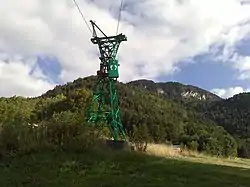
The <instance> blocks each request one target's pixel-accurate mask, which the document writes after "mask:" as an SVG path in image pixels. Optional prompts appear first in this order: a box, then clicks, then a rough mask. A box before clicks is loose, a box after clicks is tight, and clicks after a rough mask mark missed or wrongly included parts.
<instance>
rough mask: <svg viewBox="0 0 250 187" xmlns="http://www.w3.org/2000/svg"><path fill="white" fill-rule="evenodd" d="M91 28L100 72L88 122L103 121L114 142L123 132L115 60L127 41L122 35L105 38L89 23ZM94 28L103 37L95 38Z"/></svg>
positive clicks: (94, 25) (95, 26) (93, 24)
mask: <svg viewBox="0 0 250 187" xmlns="http://www.w3.org/2000/svg"><path fill="white" fill-rule="evenodd" d="M91 24H92V27H93V38H92V39H91V41H92V43H94V44H97V45H98V47H99V51H100V60H101V63H100V70H99V71H97V76H98V81H97V83H96V86H95V88H94V90H93V100H92V103H91V105H90V108H89V110H88V121H89V122H91V123H97V122H98V121H105V122H106V124H107V125H108V128H109V130H110V132H111V134H112V136H113V138H114V139H115V140H117V139H118V138H119V137H120V138H122V139H124V138H125V132H124V129H123V125H122V123H121V119H120V109H119V102H118V94H117V90H116V87H115V83H116V81H117V79H118V77H119V73H118V66H119V63H118V60H117V59H116V56H117V52H118V48H119V45H120V43H121V42H122V41H127V38H126V36H125V35H123V34H119V35H116V36H110V37H108V36H106V35H105V34H104V33H103V32H102V31H101V30H100V28H99V27H98V26H97V25H96V24H95V23H94V22H93V21H91ZM95 28H97V29H99V31H100V32H101V33H102V34H103V35H104V37H97V34H96V30H95Z"/></svg>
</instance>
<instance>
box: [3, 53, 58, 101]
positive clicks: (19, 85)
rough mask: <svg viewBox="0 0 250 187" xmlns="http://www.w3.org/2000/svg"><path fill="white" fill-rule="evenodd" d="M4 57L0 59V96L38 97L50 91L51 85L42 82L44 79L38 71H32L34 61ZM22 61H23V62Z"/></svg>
mask: <svg viewBox="0 0 250 187" xmlns="http://www.w3.org/2000/svg"><path fill="white" fill-rule="evenodd" d="M2 56H5V59H7V60H3V59H1V58H0V75H1V76H0V96H1V97H2V96H5V97H8V96H14V95H20V96H28V97H32V96H38V95H40V94H41V92H45V91H47V90H48V89H52V88H53V85H52V84H49V83H48V82H47V81H45V80H44V78H46V77H45V76H44V75H43V74H42V72H41V71H40V70H39V69H35V71H34V73H33V75H34V76H30V75H29V74H30V72H31V70H32V69H33V65H34V64H35V60H36V59H30V58H29V59H25V60H24V59H20V57H18V56H17V57H10V56H8V55H2ZM23 60H24V61H23Z"/></svg>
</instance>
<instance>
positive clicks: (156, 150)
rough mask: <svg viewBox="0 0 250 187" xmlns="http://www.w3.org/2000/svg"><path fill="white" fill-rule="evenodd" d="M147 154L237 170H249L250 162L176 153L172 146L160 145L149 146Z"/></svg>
mask: <svg viewBox="0 0 250 187" xmlns="http://www.w3.org/2000/svg"><path fill="white" fill-rule="evenodd" d="M147 154H148V155H152V156H157V157H164V158H170V159H171V158H174V159H178V160H184V161H188V162H196V163H204V164H213V165H223V166H232V167H239V168H246V169H250V160H249V159H242V158H221V157H215V156H209V155H205V154H202V153H198V152H196V151H190V150H182V151H181V152H178V151H176V150H174V148H173V146H167V145H161V144H149V145H148V148H147Z"/></svg>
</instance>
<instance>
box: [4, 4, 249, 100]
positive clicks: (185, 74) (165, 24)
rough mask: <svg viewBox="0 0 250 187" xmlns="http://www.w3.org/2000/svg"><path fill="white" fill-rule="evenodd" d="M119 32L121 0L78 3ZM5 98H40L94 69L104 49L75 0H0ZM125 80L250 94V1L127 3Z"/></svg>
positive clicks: (106, 29)
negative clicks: (96, 39)
mask: <svg viewBox="0 0 250 187" xmlns="http://www.w3.org/2000/svg"><path fill="white" fill-rule="evenodd" d="M77 3H78V5H79V7H80V8H81V10H82V12H83V14H84V16H85V17H86V19H87V20H88V21H89V20H94V21H95V22H96V23H97V25H98V26H99V27H101V28H102V30H103V31H104V32H105V33H106V35H115V34H116V27H117V19H118V12H119V6H120V1H119V0H77ZM0 4H1V6H0V97H1V96H4V97H11V96H14V95H20V96H25V97H33V96H38V95H40V94H42V93H44V92H46V91H47V90H49V89H53V88H54V87H55V85H57V84H65V83H67V82H70V81H73V80H75V79H77V78H79V77H86V76H89V75H93V74H95V73H96V71H97V69H98V68H99V59H98V55H99V54H98V47H97V46H96V45H94V44H92V43H91V41H90V38H91V32H90V31H89V30H88V27H87V26H86V24H85V23H84V21H83V19H82V17H81V15H80V14H79V12H78V10H77V8H76V6H75V4H74V3H73V1H72V0H22V1H17V0H8V1H6V0H0ZM119 33H123V34H125V35H126V36H127V38H128V41H126V42H123V43H122V44H121V45H120V48H119V52H118V56H117V58H118V60H119V62H120V69H119V73H120V78H119V81H122V82H128V81H132V80H136V79H151V80H154V81H155V82H159V81H161V82H168V81H178V82H181V83H184V84H190V85H195V86H199V87H201V88H203V89H206V90H208V91H211V92H213V93H215V94H217V95H219V96H221V97H223V98H228V97H231V96H233V95H235V94H238V93H241V92H248V91H250V84H249V81H250V50H249V47H250V1H247V0H245V3H244V4H242V3H241V1H240V0H220V1H218V0H168V1H166V0H136V1H135V0H124V4H123V8H122V11H121V22H120V27H119Z"/></svg>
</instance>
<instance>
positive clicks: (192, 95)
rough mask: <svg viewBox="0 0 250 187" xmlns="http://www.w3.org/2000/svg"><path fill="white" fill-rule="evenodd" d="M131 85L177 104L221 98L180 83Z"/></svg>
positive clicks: (144, 82)
mask: <svg viewBox="0 0 250 187" xmlns="http://www.w3.org/2000/svg"><path fill="white" fill-rule="evenodd" d="M128 84H130V85H135V86H139V87H141V88H143V89H146V90H148V91H150V92H153V93H156V94H159V95H162V96H163V97H166V98H168V99H172V100H174V101H176V102H190V101H217V100H221V98H220V97H219V96H217V95H215V94H213V93H211V92H208V91H206V90H204V89H201V88H199V87H196V86H192V85H184V84H181V83H179V82H158V83H155V82H154V81H151V80H145V79H142V80H137V81H132V82H129V83H128Z"/></svg>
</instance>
